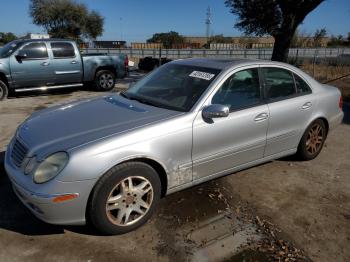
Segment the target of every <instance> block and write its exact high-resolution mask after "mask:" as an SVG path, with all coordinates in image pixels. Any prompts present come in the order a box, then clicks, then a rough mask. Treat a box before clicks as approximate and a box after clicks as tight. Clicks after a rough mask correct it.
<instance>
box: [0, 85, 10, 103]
mask: <svg viewBox="0 0 350 262" xmlns="http://www.w3.org/2000/svg"><path fill="white" fill-rule="evenodd" d="M8 93H9V91H8V88H7V85H6V84H5V83H4V82H3V81H1V80H0V101H1V100H5V99H6V98H7V96H8Z"/></svg>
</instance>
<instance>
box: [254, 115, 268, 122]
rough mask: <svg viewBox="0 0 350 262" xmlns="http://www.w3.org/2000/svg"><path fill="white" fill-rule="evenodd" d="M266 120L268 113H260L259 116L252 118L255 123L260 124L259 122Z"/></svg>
mask: <svg viewBox="0 0 350 262" xmlns="http://www.w3.org/2000/svg"><path fill="white" fill-rule="evenodd" d="M268 118H269V114H268V113H261V114H259V115H257V116H256V117H255V118H254V121H255V122H260V121H264V120H266V119H268Z"/></svg>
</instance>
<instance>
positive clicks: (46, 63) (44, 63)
mask: <svg viewBox="0 0 350 262" xmlns="http://www.w3.org/2000/svg"><path fill="white" fill-rule="evenodd" d="M41 65H42V66H48V65H50V63H49V62H42V63H41Z"/></svg>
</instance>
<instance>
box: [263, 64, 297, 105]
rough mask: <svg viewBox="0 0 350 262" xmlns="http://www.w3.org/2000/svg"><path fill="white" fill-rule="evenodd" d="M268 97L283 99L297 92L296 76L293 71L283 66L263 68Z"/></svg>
mask: <svg viewBox="0 0 350 262" xmlns="http://www.w3.org/2000/svg"><path fill="white" fill-rule="evenodd" d="M261 71H262V73H263V76H264V80H265V88H266V92H267V96H268V98H270V99H272V100H274V99H283V98H288V97H290V96H293V95H295V94H296V90H295V85H294V78H293V75H292V73H291V72H289V71H288V70H285V69H282V68H275V67H265V68H262V70H261Z"/></svg>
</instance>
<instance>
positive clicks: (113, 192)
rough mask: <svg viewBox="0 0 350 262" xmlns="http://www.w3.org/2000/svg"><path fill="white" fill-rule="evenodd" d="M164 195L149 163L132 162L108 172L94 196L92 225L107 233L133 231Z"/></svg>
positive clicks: (91, 208) (92, 199)
mask: <svg viewBox="0 0 350 262" xmlns="http://www.w3.org/2000/svg"><path fill="white" fill-rule="evenodd" d="M160 195H161V183H160V179H159V176H158V174H157V172H156V171H155V170H154V169H153V168H152V167H150V166H149V165H147V164H144V163H140V162H129V163H124V164H121V165H119V166H117V167H115V168H113V169H111V170H110V171H109V172H107V173H106V174H105V175H104V176H103V177H102V178H101V179H100V181H99V182H98V183H97V184H96V186H95V189H94V191H93V193H92V197H91V200H90V203H89V204H90V207H89V215H90V219H91V222H92V224H93V225H94V226H95V227H96V228H97V229H98V230H100V231H101V232H103V233H106V234H112V235H114V234H123V233H127V232H130V231H132V230H134V229H136V228H138V227H140V226H141V225H143V224H144V223H146V221H147V220H148V219H149V218H150V217H151V215H152V213H153V212H154V209H155V207H156V206H157V204H158V201H159V199H160Z"/></svg>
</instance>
